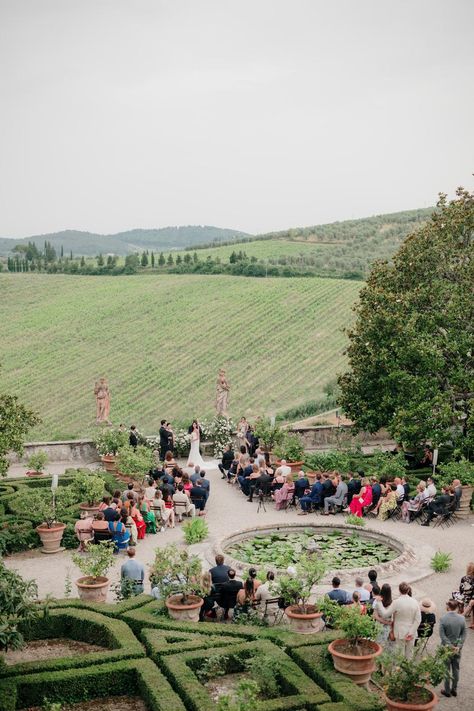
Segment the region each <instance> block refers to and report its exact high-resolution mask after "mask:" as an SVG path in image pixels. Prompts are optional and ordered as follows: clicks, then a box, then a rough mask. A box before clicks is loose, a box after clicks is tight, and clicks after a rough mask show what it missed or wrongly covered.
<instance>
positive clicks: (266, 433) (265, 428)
mask: <svg viewBox="0 0 474 711" xmlns="http://www.w3.org/2000/svg"><path fill="white" fill-rule="evenodd" d="M254 432H255V435H256V437H258V439H259V441H260V446H261V447H262V448H263V449H265V450H266V451H267V452H271V451H273V449H274V447H276V446H277V445H279V444H281V443H282V441H283V438H284V435H285V431H284V430H283V429H282V428H281V427H280V426H279V425H277V424H276V423H275V424H274V425H272V422H271V420H270V418H269V417H258V418H257V420H256V421H255V425H254Z"/></svg>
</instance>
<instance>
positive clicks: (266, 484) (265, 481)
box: [247, 468, 272, 501]
mask: <svg viewBox="0 0 474 711" xmlns="http://www.w3.org/2000/svg"><path fill="white" fill-rule="evenodd" d="M271 482H272V478H271V476H270V475H269V474H268V473H267V470H266V468H264V469H258V470H255V473H254V472H252V474H251V475H250V477H249V489H250V496H249V498H248V499H247V501H253V495H254V493H255V492H256V491H257V492H260V491H262V492H263V493H264V494H268V493H269V491H270V485H271Z"/></svg>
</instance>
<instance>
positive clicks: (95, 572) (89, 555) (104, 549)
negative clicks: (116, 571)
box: [72, 541, 114, 583]
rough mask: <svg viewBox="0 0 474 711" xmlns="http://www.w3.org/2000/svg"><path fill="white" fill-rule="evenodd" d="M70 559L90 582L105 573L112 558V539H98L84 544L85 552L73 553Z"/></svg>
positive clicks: (109, 566) (110, 565) (110, 564)
mask: <svg viewBox="0 0 474 711" xmlns="http://www.w3.org/2000/svg"><path fill="white" fill-rule="evenodd" d="M72 560H73V562H74V564H75V565H77V567H78V568H79V570H80V571H81V572H82V573H83V574H84V575H85V576H86V577H88V578H91V581H90V582H91V583H94V582H95V581H97V578H101V577H103V576H105V575H107V573H108V571H109V570H110V568H111V567H112V563H113V560H114V543H113V541H99V543H97V544H86V552H85V553H82V554H81V553H75V554H73V556H72Z"/></svg>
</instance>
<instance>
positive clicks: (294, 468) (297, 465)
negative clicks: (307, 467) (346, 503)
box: [276, 459, 304, 474]
mask: <svg viewBox="0 0 474 711" xmlns="http://www.w3.org/2000/svg"><path fill="white" fill-rule="evenodd" d="M276 463H277V466H278V467H279V466H280V465H281V459H277V461H276ZM303 464H304V462H288V461H287V462H286V466H287V467H290V469H291V473H292V474H294V473H295V472H299V471H300V469H301V467H302V466H303Z"/></svg>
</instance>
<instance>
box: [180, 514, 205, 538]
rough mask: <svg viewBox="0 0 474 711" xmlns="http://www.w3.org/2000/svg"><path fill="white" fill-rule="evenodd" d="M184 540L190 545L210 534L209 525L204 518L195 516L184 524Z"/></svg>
mask: <svg viewBox="0 0 474 711" xmlns="http://www.w3.org/2000/svg"><path fill="white" fill-rule="evenodd" d="M183 533H184V540H185V541H186V543H187V544H188V545H192V544H193V543H200V541H203V540H204V539H205V538H207V536H208V534H209V526H208V525H207V523H206V521H205V520H204V519H203V518H193V519H191V521H188V522H187V523H185V524H184V526H183Z"/></svg>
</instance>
